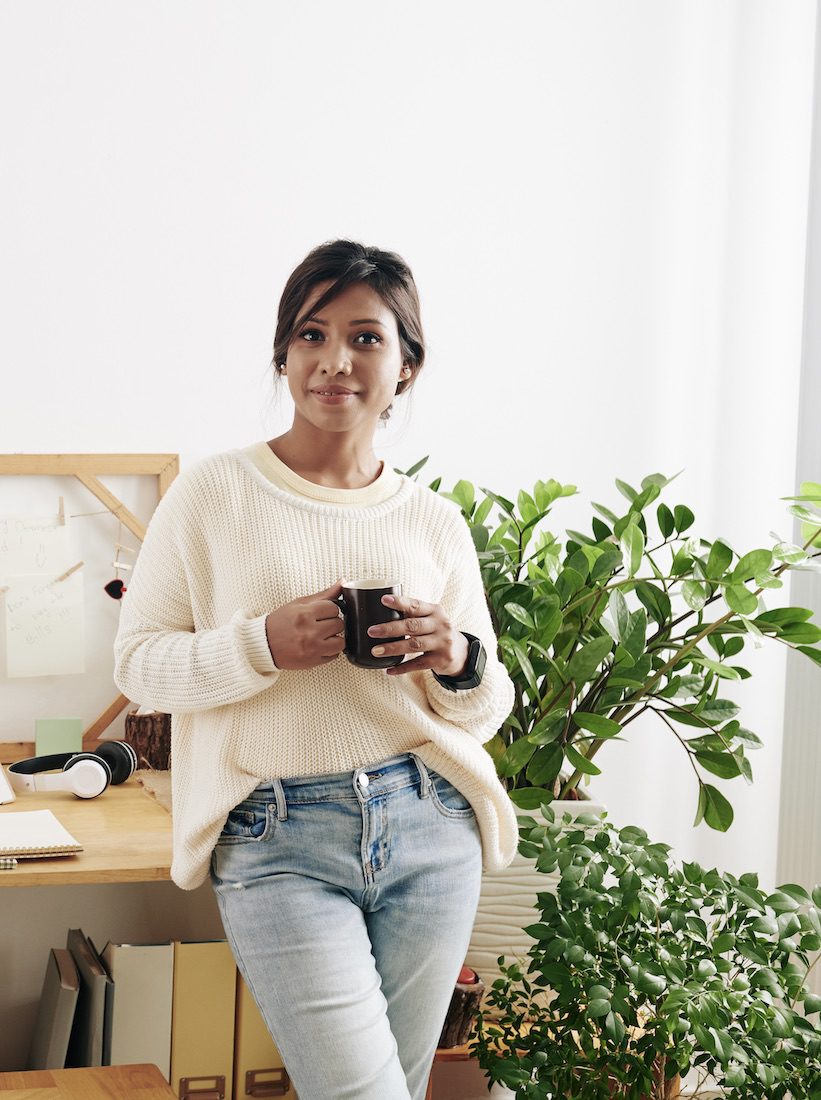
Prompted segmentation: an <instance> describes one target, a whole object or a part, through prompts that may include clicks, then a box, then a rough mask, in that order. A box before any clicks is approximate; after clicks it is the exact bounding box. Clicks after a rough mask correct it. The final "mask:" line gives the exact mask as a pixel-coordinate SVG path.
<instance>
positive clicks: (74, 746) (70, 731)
mask: <svg viewBox="0 0 821 1100" xmlns="http://www.w3.org/2000/svg"><path fill="white" fill-rule="evenodd" d="M34 749H35V752H36V753H37V755H38V756H48V755H49V754H50V753H53V752H82V751H83V720H82V718H37V719H35V722H34Z"/></svg>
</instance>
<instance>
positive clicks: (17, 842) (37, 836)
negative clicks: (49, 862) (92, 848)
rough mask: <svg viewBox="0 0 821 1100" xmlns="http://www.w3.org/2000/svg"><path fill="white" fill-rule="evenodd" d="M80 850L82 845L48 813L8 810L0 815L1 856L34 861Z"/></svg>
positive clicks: (43, 811)
mask: <svg viewBox="0 0 821 1100" xmlns="http://www.w3.org/2000/svg"><path fill="white" fill-rule="evenodd" d="M82 850H83V846H82V844H80V842H79V841H78V840H76V839H75V838H74V837H73V836H72V835H71V833H70V832H69V831H68V829H66V828H65V826H64V825H61V824H60V822H59V821H58V820H57V818H56V817H55V816H54V814H53V813H52V812H51V810H7V811H5V812H4V813H2V814H0V856H16V857H17V858H18V859H36V858H38V857H39V856H68V855H73V854H74V853H75V852H82Z"/></svg>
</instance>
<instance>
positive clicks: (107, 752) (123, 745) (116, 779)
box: [94, 741, 137, 786]
mask: <svg viewBox="0 0 821 1100" xmlns="http://www.w3.org/2000/svg"><path fill="white" fill-rule="evenodd" d="M94 755H95V756H96V757H97V758H98V759H100V760H102V761H104V762H105V763H106V764H107V765H108V767H109V770H110V771H111V782H112V784H113V785H114V786H116V785H117V784H118V783H124V782H125V781H126V779H128V777H129V776H130V775H133V774H134V772H135V771H136V769H137V754H136V752H134V749H133V748H132V747H131V745H129V744H128V743H127V742H126V741H104V742H103V743H102V744H101V745H100V747H99V748H98V749H97V751H96V753H94Z"/></svg>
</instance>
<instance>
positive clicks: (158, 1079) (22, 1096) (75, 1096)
mask: <svg viewBox="0 0 821 1100" xmlns="http://www.w3.org/2000/svg"><path fill="white" fill-rule="evenodd" d="M0 1092H5V1094H6V1096H5V1097H4V1098H3V1100H128V1098H129V1097H137V1100H169V1098H174V1100H176V1093H175V1092H173V1091H172V1090H171V1089H170V1088H169V1086H168V1083H167V1082H166V1080H165V1078H164V1077H163V1075H162V1074H161V1073H160V1071H159V1070H158V1069H157V1067H156V1066H148V1065H146V1066H103V1067H101V1068H98V1069H37V1070H26V1071H25V1072H20V1073H0Z"/></svg>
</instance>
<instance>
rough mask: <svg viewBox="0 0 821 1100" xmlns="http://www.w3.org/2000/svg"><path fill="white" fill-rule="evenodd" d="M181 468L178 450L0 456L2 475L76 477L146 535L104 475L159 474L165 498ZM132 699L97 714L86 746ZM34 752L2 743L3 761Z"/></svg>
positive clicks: (121, 698) (28, 746)
mask: <svg viewBox="0 0 821 1100" xmlns="http://www.w3.org/2000/svg"><path fill="white" fill-rule="evenodd" d="M179 472H180V456H179V455H176V454H142V455H125V454H96V455H95V454H90V455H48V454H45V455H42V454H41V455H35V454H32V455H26V454H14V455H0V477H9V476H14V475H17V476H21V475H23V476H28V477H32V476H34V477H74V478H76V479H77V480H78V481H79V482H80V483H81V484H82V485H85V487H86V489H88V491H89V492H90V493H92V494H93V495H94V496H95V497H96V498H97V500H99V501H101V503H103V504H104V505H105V506H106V508H108V510H109V511H110V512H111V513H112V515H114V516H116V517H117V519H118V520H120V522H121V523H122V525H123V527H127V528H128V530H129V531H130V532H131V534H132V535H134V537H135V538H137V539H139V540H140V542H142V541H143V539H144V538H145V525H144V524H143V523H141V522H140V520H138V519H137V517H136V516H135V515H134V514H133V513H132V512H130V511H129V510H128V508H126V506H125V505H124V504H123V502H122V501H121V500H119V499H118V498H117V497H116V496H115V495H114V494H113V493H112V492H111V491H110V490H109V489H107V488H106V487H105V485H104V484H103V483H102V482H101V481H100V476H101V475H105V474H109V475H112V474H114V475H119V476H124V477H140V476H143V477H155V478H156V479H157V492H158V498H159V499H162V497H163V496H164V495H165V493H166V490H167V489H168V486H169V485H170V484H171V482H172V481H173V480H174V478H175V477H176V476H177V474H178V473H179ZM128 703H129V700H128V699H127V698H126V697H125V695H122V694H119V695H118V696H117V698H116V699H114V701H113V702H112V703H111V705H110V706H108V707H106V709H105V710H104V711H103V712H102V714H100V715H98V716H97V718H95V719H94V721H93V722H92V723H91V725H90V726H89V727H88V728H87V729H86V730H84V731H83V748H84V749H85V750H89V749H93V748H94V746H95V745H96V744H99V741H100V735H101V734H102V733H103V732H104V731H105V730H106V729H107V728H108V727H109V726H110V725H111V723H112V722H113V721H114V719H115V718H116V717H117V715H118V714H120V713H121V712H122V711H123V710H124V709H125V708H126V707H127V706H128ZM33 755H34V742H33V741H5V742H2V743H0V763H3V764H10V763H12V762H13V761H15V760H22V759H24V758H25V757H27V756H33Z"/></svg>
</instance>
